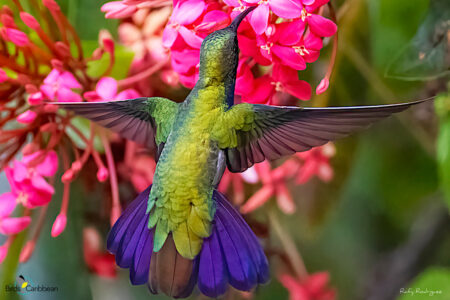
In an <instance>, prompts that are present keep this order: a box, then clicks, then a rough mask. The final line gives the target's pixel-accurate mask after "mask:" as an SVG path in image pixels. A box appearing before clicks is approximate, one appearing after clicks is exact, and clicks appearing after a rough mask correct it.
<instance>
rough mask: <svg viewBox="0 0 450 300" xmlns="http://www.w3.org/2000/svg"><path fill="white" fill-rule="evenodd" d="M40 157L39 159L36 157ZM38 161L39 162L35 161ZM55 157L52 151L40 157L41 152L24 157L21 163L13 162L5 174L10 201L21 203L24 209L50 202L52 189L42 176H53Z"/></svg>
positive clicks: (55, 166)
mask: <svg viewBox="0 0 450 300" xmlns="http://www.w3.org/2000/svg"><path fill="white" fill-rule="evenodd" d="M38 155H41V157H38ZM37 159H40V161H39V160H38V161H36V160H37ZM57 165H58V161H57V156H56V153H55V152H54V151H50V152H48V153H47V154H46V155H45V156H43V157H42V152H38V153H33V154H31V155H27V156H24V159H23V161H22V162H20V161H15V162H14V164H13V168H10V167H8V168H6V169H5V173H6V176H7V178H8V181H9V183H10V185H11V192H10V193H7V195H8V196H7V197H9V198H10V199H11V198H12V197H13V198H14V199H15V201H16V202H20V203H22V204H23V205H24V206H25V207H28V208H34V207H36V206H42V205H45V204H47V203H48V202H50V200H51V197H52V195H53V194H54V192H55V191H54V188H53V186H51V185H50V184H49V183H48V182H47V181H46V180H45V179H44V177H43V176H46V177H50V176H53V175H54V174H55V172H56V170H57Z"/></svg>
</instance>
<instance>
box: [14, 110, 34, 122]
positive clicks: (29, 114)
mask: <svg viewBox="0 0 450 300" xmlns="http://www.w3.org/2000/svg"><path fill="white" fill-rule="evenodd" d="M36 117H37V113H36V112H34V111H32V110H27V111H26V112H24V113H21V114H20V115H18V116H17V118H16V119H17V122H19V123H22V124H30V123H33V121H34V120H35V119H36Z"/></svg>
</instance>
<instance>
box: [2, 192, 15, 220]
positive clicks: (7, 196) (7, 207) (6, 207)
mask: <svg viewBox="0 0 450 300" xmlns="http://www.w3.org/2000/svg"><path fill="white" fill-rule="evenodd" d="M16 199H17V197H16V195H14V194H13V193H4V194H1V195H0V219H3V218H6V217H8V216H9V215H10V214H11V213H12V212H13V211H14V209H15V208H16V205H17V201H16Z"/></svg>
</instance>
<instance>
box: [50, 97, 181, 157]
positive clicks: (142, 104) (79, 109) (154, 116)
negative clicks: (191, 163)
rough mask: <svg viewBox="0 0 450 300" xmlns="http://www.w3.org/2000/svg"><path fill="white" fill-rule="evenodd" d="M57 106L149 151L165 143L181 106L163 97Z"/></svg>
mask: <svg viewBox="0 0 450 300" xmlns="http://www.w3.org/2000/svg"><path fill="white" fill-rule="evenodd" d="M55 104H58V106H59V107H61V108H64V109H67V110H70V111H73V112H75V114H77V115H80V116H82V117H85V118H87V119H89V120H91V121H94V122H96V123H98V124H99V125H101V126H103V127H106V128H109V129H111V130H112V131H114V132H116V133H118V134H120V135H121V136H122V137H124V138H126V139H129V140H132V141H135V142H137V143H139V144H141V145H144V146H147V147H149V148H155V145H156V144H158V145H159V144H161V143H163V142H165V140H166V138H167V135H168V134H169V132H170V129H171V127H172V124H173V121H174V119H175V116H176V113H177V111H178V104H177V103H175V102H173V101H170V100H168V99H166V98H159V97H153V98H137V99H131V100H122V101H108V102H63V103H61V102H58V103H55Z"/></svg>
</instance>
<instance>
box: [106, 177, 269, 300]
mask: <svg viewBox="0 0 450 300" xmlns="http://www.w3.org/2000/svg"><path fill="white" fill-rule="evenodd" d="M150 190H151V186H149V187H148V188H147V189H146V190H145V191H143V192H142V193H141V194H139V196H138V197H137V198H136V199H135V200H134V201H133V202H132V203H131V204H130V205H129V206H128V207H127V209H126V210H125V211H124V212H123V213H122V215H121V216H120V218H119V219H118V220H117V222H116V223H115V224H114V226H113V228H112V229H111V232H110V233H109V236H108V242H107V247H108V250H109V251H110V252H111V253H113V254H115V255H116V263H117V265H118V266H120V267H122V268H128V269H130V281H131V283H132V284H133V285H141V284H147V285H148V287H149V290H150V292H152V293H154V294H156V293H160V292H162V293H165V294H166V295H169V296H171V297H173V298H184V297H188V296H189V295H190V294H191V293H192V291H193V289H194V287H195V285H196V284H197V285H198V288H199V290H200V291H201V292H202V293H203V294H205V295H206V296H209V297H218V296H220V295H222V294H224V293H225V292H226V290H227V287H228V284H230V285H232V286H233V287H234V288H236V289H238V290H242V291H249V290H251V289H252V288H253V287H255V286H256V285H257V284H262V283H265V282H267V281H268V279H269V266H268V262H267V258H266V256H265V254H264V252H263V250H262V247H261V245H260V244H259V242H258V240H257V238H256V236H255V235H254V233H253V232H252V231H251V229H250V227H249V226H248V225H247V223H246V222H245V221H244V219H243V218H242V216H241V215H240V214H239V212H238V211H237V210H236V209H235V208H234V207H233V206H232V205H231V204H230V203H229V202H228V201H227V200H226V199H225V196H224V195H222V194H221V193H219V192H217V191H214V193H213V200H214V202H215V203H216V214H215V218H214V221H213V226H212V233H211V235H210V236H209V237H208V238H205V239H204V241H203V246H202V249H201V251H200V254H199V255H197V257H195V258H194V259H193V260H191V259H187V258H184V257H183V256H181V255H180V254H179V253H178V252H177V250H176V247H175V243H174V241H173V238H172V235H171V234H169V236H168V238H167V240H166V242H165V243H164V245H163V247H162V248H161V250H159V251H158V252H153V236H154V229H153V228H152V229H148V226H147V225H148V218H149V216H148V214H147V213H146V210H147V201H148V197H149V194H150Z"/></svg>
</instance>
